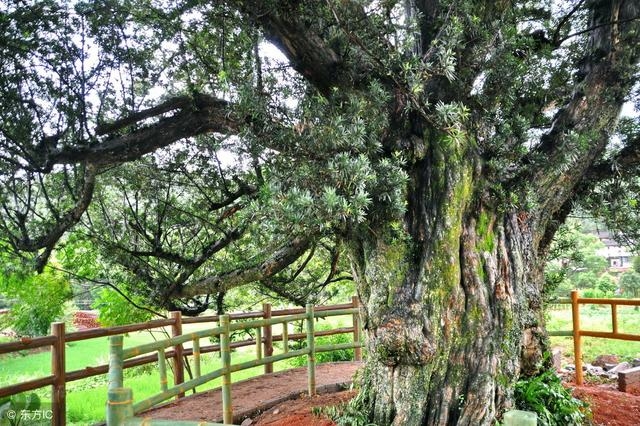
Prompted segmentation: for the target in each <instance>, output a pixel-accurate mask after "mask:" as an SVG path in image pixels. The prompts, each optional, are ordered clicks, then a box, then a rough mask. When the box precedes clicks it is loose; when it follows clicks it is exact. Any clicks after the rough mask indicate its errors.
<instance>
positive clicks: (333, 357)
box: [289, 324, 353, 367]
mask: <svg viewBox="0 0 640 426" xmlns="http://www.w3.org/2000/svg"><path fill="white" fill-rule="evenodd" d="M331 328H333V327H331V326H329V325H324V324H323V325H321V326H319V327H317V328H316V331H320V330H330V329H331ZM352 337H353V336H352V335H351V334H334V335H333V336H322V337H316V339H315V342H316V347H317V346H321V345H337V344H339V343H349V342H352V341H353V339H352ZM306 346H307V342H306V341H301V342H300V345H299V347H298V348H296V349H302V348H305V347H306ZM337 361H353V349H340V350H337V351H329V352H318V353H316V362H317V363H323V362H337ZM289 364H290V365H291V366H292V367H303V366H305V365H307V357H306V356H298V357H295V358H291V359H290V360H289Z"/></svg>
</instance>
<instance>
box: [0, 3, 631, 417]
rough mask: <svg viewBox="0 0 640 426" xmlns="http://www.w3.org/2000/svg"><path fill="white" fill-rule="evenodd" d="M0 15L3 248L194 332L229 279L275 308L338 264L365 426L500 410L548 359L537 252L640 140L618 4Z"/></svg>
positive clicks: (625, 25) (22, 10)
mask: <svg viewBox="0 0 640 426" xmlns="http://www.w3.org/2000/svg"><path fill="white" fill-rule="evenodd" d="M3 8H4V10H3V14H2V19H1V20H0V30H1V32H0V34H1V36H0V37H2V40H1V43H0V55H1V58H2V62H1V67H2V71H1V75H0V91H1V96H2V99H3V102H2V104H1V105H0V123H1V127H0V135H1V137H0V162H1V163H0V166H1V167H0V178H1V179H2V183H3V185H2V192H1V194H0V202H1V203H2V206H3V209H2V215H1V216H0V218H1V220H0V226H1V230H2V238H3V240H6V241H7V243H8V244H10V245H11V247H12V249H13V251H15V252H16V253H32V254H33V256H34V258H33V260H34V266H35V267H36V268H37V269H42V268H44V266H45V265H46V262H47V259H48V257H49V256H50V254H51V253H52V251H53V250H54V249H55V248H56V245H57V244H59V243H60V242H61V241H62V242H64V238H63V236H64V235H65V233H66V232H69V231H70V230H73V232H76V233H78V234H79V235H82V236H83V237H84V238H87V239H88V240H89V241H91V242H92V243H93V244H95V245H96V246H99V247H100V252H101V253H102V255H103V257H104V258H105V259H108V262H110V264H111V265H112V270H113V271H117V272H118V273H120V274H123V275H126V279H125V281H126V282H127V283H128V285H129V286H130V287H131V288H130V290H132V291H134V292H137V293H140V294H146V296H147V300H150V301H153V302H154V303H155V304H157V305H162V306H165V307H168V308H172V309H173V308H175V307H178V308H181V309H183V310H184V311H186V312H191V313H197V312H199V311H201V310H202V309H203V308H204V307H206V306H207V305H208V303H210V301H211V300H210V297H217V295H219V294H220V293H224V292H225V291H228V290H229V289H232V288H234V287H237V286H240V285H243V284H246V283H249V282H261V283H263V284H264V285H272V286H277V287H275V288H277V289H278V291H280V292H282V293H287V292H289V291H292V289H294V288H295V286H296V282H298V281H297V280H298V278H299V277H301V276H302V275H303V272H304V271H305V270H307V269H306V268H307V266H308V265H312V264H314V262H311V260H307V259H312V258H315V259H316V260H318V262H320V263H325V264H327V265H329V266H328V267H327V269H326V271H325V273H324V274H323V275H322V279H321V280H320V282H322V283H324V282H331V281H336V280H340V279H346V278H348V277H347V275H345V274H346V273H345V270H347V268H346V267H345V260H344V257H345V255H346V258H347V259H348V262H349V267H348V270H349V271H350V273H351V274H352V277H353V279H354V280H355V282H356V285H357V288H358V292H359V295H360V298H361V299H362V302H363V306H364V327H365V330H366V334H367V345H368V358H367V369H366V373H365V375H364V378H363V380H364V386H363V388H362V392H364V393H365V395H364V397H363V398H362V401H364V406H363V407H362V408H363V410H365V412H366V413H368V415H369V416H370V418H371V420H372V421H374V422H376V423H378V424H396V425H417V424H428V425H435V424H461V425H463V424H473V425H488V424H493V422H494V420H495V419H496V417H498V416H500V414H501V413H502V412H503V410H505V409H507V408H509V407H511V406H512V402H513V401H512V399H513V391H512V388H513V385H514V383H515V382H516V380H517V379H518V377H519V376H526V375H531V374H535V373H536V372H537V368H538V366H539V363H540V361H541V359H542V353H543V351H544V350H545V347H544V338H545V331H544V324H543V315H542V311H541V307H542V306H541V305H542V290H543V281H544V280H543V265H544V259H545V258H546V254H547V251H548V250H549V246H550V242H551V240H552V238H553V235H554V234H555V232H556V230H557V229H558V226H559V224H561V223H562V222H563V221H564V220H565V218H566V216H567V214H568V213H569V212H570V211H571V209H572V207H573V206H574V204H575V203H577V202H580V201H584V202H585V203H587V201H591V205H592V206H596V205H601V204H603V203H598V202H594V200H596V199H597V197H596V198H594V197H593V196H594V194H598V195H599V196H602V197H603V196H604V195H606V191H603V190H602V188H603V186H602V184H603V183H604V185H605V186H606V184H608V183H610V182H613V181H621V179H624V178H626V177H629V176H635V175H637V165H638V160H639V159H640V155H639V154H640V150H639V149H638V148H639V146H640V144H639V143H638V141H639V139H638V138H637V137H636V136H634V134H633V132H625V135H626V136H625V137H620V138H617V139H614V140H613V141H612V136H614V134H615V129H616V125H617V123H618V116H619V114H620V111H621V108H622V106H623V105H624V104H625V102H628V101H634V100H636V99H637V98H636V94H635V92H634V88H636V87H637V84H636V83H637V78H638V55H639V54H640V42H639V41H640V39H639V34H640V23H639V20H638V17H639V16H640V4H638V3H637V2H632V1H624V0H612V1H603V0H574V1H567V2H551V1H526V2H506V1H495V2H487V1H474V0H441V1H433V0H406V1H394V0H391V1H355V0H353V1H352V0H346V1H344V0H340V1H334V0H327V1H306V2H300V1H278V2H275V1H270V0H257V1H252V2H247V1H241V0H238V1H228V2H200V1H197V0H196V1H176V2H171V3H167V2H156V1H153V0H127V1H116V0H100V1H92V2H78V3H75V4H74V5H73V6H70V5H69V4H68V3H63V2H60V3H57V2H56V1H54V0H49V1H43V2H33V3H31V2H21V3H16V4H11V5H9V6H3ZM274 46H275V47H276V48H277V49H278V50H279V51H280V53H281V55H283V58H282V59H277V57H276V55H274V54H270V53H269V50H270V49H271V50H273V47H274ZM627 128H628V126H627ZM623 130H624V129H623ZM603 194H604V195H603ZM589 197H591V198H589ZM587 204H588V203H587ZM316 256H320V257H319V258H316Z"/></svg>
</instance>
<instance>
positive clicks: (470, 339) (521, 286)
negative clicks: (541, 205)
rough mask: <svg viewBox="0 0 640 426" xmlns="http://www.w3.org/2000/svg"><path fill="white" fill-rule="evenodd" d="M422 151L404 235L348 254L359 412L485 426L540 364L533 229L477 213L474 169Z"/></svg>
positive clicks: (383, 418)
mask: <svg viewBox="0 0 640 426" xmlns="http://www.w3.org/2000/svg"><path fill="white" fill-rule="evenodd" d="M431 150H432V152H430V153H429V155H426V156H425V157H424V159H423V160H420V161H418V162H416V164H415V165H414V167H413V169H412V170H411V173H410V184H409V187H408V192H407V193H408V194H409V195H408V200H409V201H408V213H407V215H406V218H405V223H404V227H403V231H401V232H400V231H397V230H396V233H395V234H394V233H393V232H387V233H382V232H379V231H378V232H376V233H375V234H373V233H370V234H369V235H367V236H362V237H361V238H360V239H359V241H358V243H357V244H356V245H354V247H353V248H354V250H353V259H352V260H353V264H354V274H355V276H356V278H357V282H358V288H359V292H360V297H361V299H362V302H363V306H364V312H365V318H364V328H365V331H366V333H367V349H368V359H367V370H366V374H365V375H364V383H363V388H362V389H363V390H362V391H363V392H366V393H367V395H366V398H365V400H366V401H367V404H368V407H366V408H365V407H363V408H364V409H367V410H369V412H370V413H371V416H372V420H373V421H374V422H375V423H376V424H379V425H387V424H394V425H425V424H426V425H485V424H492V423H493V421H494V419H495V418H496V415H499V414H500V413H501V412H502V411H503V410H504V409H507V408H509V407H510V406H511V405H512V398H511V397H512V394H511V390H510V389H511V388H512V386H513V384H514V382H515V381H516V380H517V379H518V377H519V376H520V375H521V374H531V373H533V372H534V371H535V368H536V365H537V364H538V362H539V361H540V360H541V354H542V335H543V329H542V324H541V321H542V316H541V282H542V280H541V268H540V264H539V262H538V259H537V256H536V254H535V249H534V241H535V240H536V239H535V238H534V236H533V232H534V231H535V223H534V220H533V219H531V218H530V217H529V215H528V214H527V213H525V212H522V211H520V212H518V211H509V212H502V213H497V212H496V211H494V210H492V209H490V208H488V207H486V206H483V205H482V203H480V202H479V201H478V199H479V198H480V197H479V196H478V194H479V192H480V190H479V188H481V187H482V181H481V177H480V172H479V170H478V169H479V167H476V165H475V164H476V162H475V160H474V159H473V158H470V157H469V156H468V155H466V154H465V153H464V152H462V151H461V150H459V149H456V150H453V151H449V152H447V153H444V154H446V155H445V156H446V158H444V157H443V153H442V152H436V151H439V150H440V151H441V149H440V148H437V147H435V148H433V147H432V148H431ZM439 156H440V160H441V161H440V163H439V166H438V167H436V166H435V164H433V163H432V161H434V160H433V159H436V160H435V161H438V160H437V159H438V157H439ZM428 159H432V160H428ZM443 164H444V166H443Z"/></svg>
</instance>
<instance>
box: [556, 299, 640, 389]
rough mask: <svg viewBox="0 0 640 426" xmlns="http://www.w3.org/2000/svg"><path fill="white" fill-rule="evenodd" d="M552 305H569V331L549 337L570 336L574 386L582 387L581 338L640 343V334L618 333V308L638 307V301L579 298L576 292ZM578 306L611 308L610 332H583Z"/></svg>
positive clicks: (562, 331) (639, 300)
mask: <svg viewBox="0 0 640 426" xmlns="http://www.w3.org/2000/svg"><path fill="white" fill-rule="evenodd" d="M553 303H554V304H570V305H571V318H572V324H573V325H572V329H571V330H554V331H549V336H572V337H573V352H574V365H575V367H576V384H577V385H582V383H583V381H584V374H583V371H582V337H598V338H602V339H616V340H630V341H636V342H640V334H629V333H620V331H619V328H618V309H617V307H618V306H640V299H617V298H616V299H602V298H584V297H579V295H578V291H577V290H573V291H572V292H571V298H569V299H559V300H556V301H554V302H553ZM580 305H609V306H611V328H612V331H593V330H583V329H582V328H581V326H580Z"/></svg>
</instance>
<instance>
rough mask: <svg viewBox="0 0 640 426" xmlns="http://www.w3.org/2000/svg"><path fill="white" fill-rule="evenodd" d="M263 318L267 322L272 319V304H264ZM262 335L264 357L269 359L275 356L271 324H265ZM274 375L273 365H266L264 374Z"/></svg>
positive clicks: (269, 363)
mask: <svg viewBox="0 0 640 426" xmlns="http://www.w3.org/2000/svg"><path fill="white" fill-rule="evenodd" d="M262 317H263V318H264V319H265V320H270V319H271V303H263V304H262ZM262 334H263V335H264V356H265V357H269V356H271V355H273V333H272V329H271V324H265V325H264V326H263V327H262ZM268 373H273V363H272V362H268V363H266V364H265V365H264V374H268Z"/></svg>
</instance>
